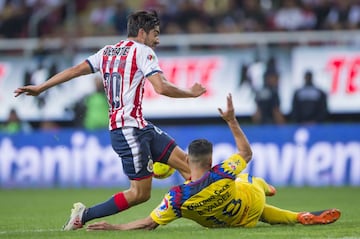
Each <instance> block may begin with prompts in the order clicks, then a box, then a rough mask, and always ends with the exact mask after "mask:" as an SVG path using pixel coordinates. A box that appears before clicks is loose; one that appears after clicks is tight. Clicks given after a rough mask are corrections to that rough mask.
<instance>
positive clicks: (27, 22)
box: [0, 0, 360, 38]
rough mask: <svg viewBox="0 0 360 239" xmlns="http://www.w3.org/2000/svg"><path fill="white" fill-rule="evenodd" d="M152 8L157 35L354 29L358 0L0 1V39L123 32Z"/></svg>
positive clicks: (359, 11)
mask: <svg viewBox="0 0 360 239" xmlns="http://www.w3.org/2000/svg"><path fill="white" fill-rule="evenodd" d="M140 9H155V10H157V11H158V12H159V13H160V16H161V19H162V26H161V27H162V34H177V33H186V34H194V33H228V32H257V31H294V30H338V29H358V28H359V24H360V1H359V0H171V1H170V0H102V1H91V0H73V1H71V0H69V1H68V0H0V37H1V38H27V37H57V36H63V35H64V34H65V33H68V32H71V33H72V34H75V36H76V37H83V36H99V35H123V34H126V18H127V16H128V14H129V13H130V12H132V11H135V10H140Z"/></svg>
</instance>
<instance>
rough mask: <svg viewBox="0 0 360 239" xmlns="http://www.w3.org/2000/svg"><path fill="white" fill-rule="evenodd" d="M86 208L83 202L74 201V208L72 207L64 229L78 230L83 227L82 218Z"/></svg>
mask: <svg viewBox="0 0 360 239" xmlns="http://www.w3.org/2000/svg"><path fill="white" fill-rule="evenodd" d="M85 209H86V206H85V205H84V204H82V203H81V202H77V203H74V205H73V208H72V209H71V215H70V218H69V220H68V221H67V222H66V223H65V225H64V226H63V230H64V231H71V230H77V229H80V228H82V227H83V225H82V223H81V219H82V216H83V213H84V211H85Z"/></svg>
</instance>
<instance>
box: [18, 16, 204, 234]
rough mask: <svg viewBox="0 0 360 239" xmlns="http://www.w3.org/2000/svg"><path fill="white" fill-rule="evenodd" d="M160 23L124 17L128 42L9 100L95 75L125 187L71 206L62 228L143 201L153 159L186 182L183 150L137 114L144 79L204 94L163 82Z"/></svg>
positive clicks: (186, 93)
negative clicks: (158, 53) (106, 105)
mask: <svg viewBox="0 0 360 239" xmlns="http://www.w3.org/2000/svg"><path fill="white" fill-rule="evenodd" d="M159 34H160V21H159V18H158V15H157V13H156V12H155V11H151V12H148V11H138V12H134V13H133V14H131V15H130V16H129V17H128V38H127V39H126V40H122V41H120V42H119V43H117V44H115V45H107V46H105V47H103V48H102V49H100V50H99V51H98V52H97V53H95V54H94V55H92V56H90V57H88V58H87V59H86V60H85V61H84V62H82V63H80V64H78V65H76V66H73V67H70V68H68V69H66V70H64V71H62V72H60V73H58V74H56V75H55V76H53V77H51V78H50V79H49V80H47V81H45V82H44V83H42V84H40V85H27V86H23V87H19V88H17V89H16V90H15V91H14V93H15V97H17V96H19V95H21V94H26V95H31V96H38V95H39V94H40V93H41V92H43V91H45V90H47V89H49V88H51V87H53V86H55V85H58V84H61V83H64V82H67V81H69V80H72V79H74V78H76V77H78V76H81V75H86V74H91V73H95V72H100V74H101V75H102V77H103V85H104V90H105V94H106V95H107V98H108V103H109V130H110V138H111V143H112V146H113V149H114V150H115V152H116V153H117V154H118V155H119V157H120V158H121V160H122V165H123V169H124V172H125V174H126V175H127V176H128V178H129V180H130V188H129V189H128V190H126V191H123V192H118V193H116V194H115V195H113V196H112V197H111V198H110V199H108V200H107V201H104V202H102V203H100V204H97V205H95V206H92V207H89V208H86V206H85V205H84V204H82V203H80V202H79V203H75V204H74V208H73V209H72V212H71V215H70V218H69V220H68V222H67V223H66V224H65V225H64V227H63V229H64V230H75V229H79V228H82V227H83V225H84V224H85V223H86V222H88V221H90V220H92V219H95V218H100V217H105V216H109V215H113V214H116V213H118V212H121V211H123V210H126V209H128V208H130V207H132V206H135V205H138V204H140V203H143V202H145V201H147V200H148V199H149V198H150V195H151V185H152V175H153V171H152V165H153V162H155V161H159V162H162V163H166V164H169V165H170V166H171V167H173V168H175V169H177V170H178V171H179V172H180V173H181V175H182V176H183V177H184V178H185V179H188V178H189V176H190V170H189V168H188V165H187V164H186V161H185V158H186V154H185V152H184V151H183V150H182V149H180V147H179V146H177V144H176V142H175V141H174V139H172V138H171V137H170V136H169V135H167V134H166V132H164V131H162V130H161V129H159V128H157V127H156V126H155V125H153V124H151V123H150V122H148V121H146V119H145V118H144V116H143V113H142V100H143V94H144V84H145V79H147V80H149V82H150V83H151V84H152V86H153V88H154V89H155V91H156V92H157V93H158V94H161V95H164V96H168V97H173V98H194V97H199V96H201V95H202V94H204V93H205V92H206V89H205V87H204V86H203V85H201V84H199V83H195V84H193V85H192V86H191V87H190V88H188V89H182V88H179V87H177V86H176V85H174V84H172V83H171V82H169V81H168V80H167V79H166V78H165V76H164V74H163V73H162V70H161V68H160V66H159V62H158V58H157V56H156V54H155V52H154V50H153V49H155V47H156V46H157V45H158V44H159Z"/></svg>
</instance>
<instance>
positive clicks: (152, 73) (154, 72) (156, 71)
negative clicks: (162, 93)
mask: <svg viewBox="0 0 360 239" xmlns="http://www.w3.org/2000/svg"><path fill="white" fill-rule="evenodd" d="M158 72H162V71H160V70H155V71H152V72H150V73H149V74H147V75H145V77H149V76H152V75H154V74H156V73H158Z"/></svg>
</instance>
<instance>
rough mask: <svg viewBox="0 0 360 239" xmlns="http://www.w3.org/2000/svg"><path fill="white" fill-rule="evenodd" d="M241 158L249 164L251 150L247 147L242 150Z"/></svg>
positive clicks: (251, 154)
mask: <svg viewBox="0 0 360 239" xmlns="http://www.w3.org/2000/svg"><path fill="white" fill-rule="evenodd" d="M241 156H242V157H243V158H244V160H245V161H246V162H247V163H248V162H250V160H251V159H252V156H253V152H252V150H251V148H250V147H249V148H247V149H245V150H242V152H241Z"/></svg>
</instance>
